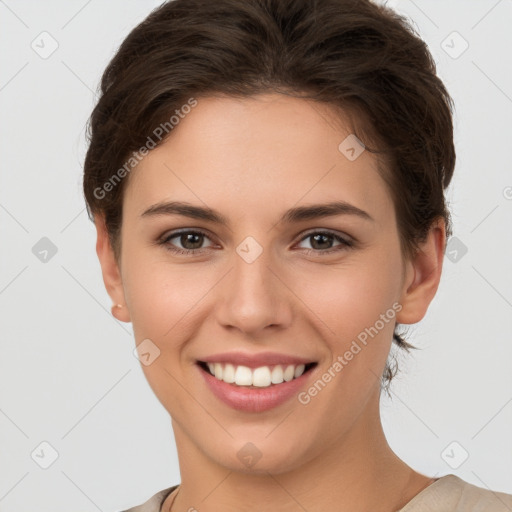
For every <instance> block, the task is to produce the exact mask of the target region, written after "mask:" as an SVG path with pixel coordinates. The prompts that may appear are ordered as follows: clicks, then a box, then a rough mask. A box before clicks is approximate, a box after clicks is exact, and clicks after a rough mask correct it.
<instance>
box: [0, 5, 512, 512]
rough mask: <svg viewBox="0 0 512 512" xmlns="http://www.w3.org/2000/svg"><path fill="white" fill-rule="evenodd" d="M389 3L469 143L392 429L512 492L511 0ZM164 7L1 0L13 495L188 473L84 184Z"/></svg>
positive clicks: (0, 506) (2, 420) (443, 467)
mask: <svg viewBox="0 0 512 512" xmlns="http://www.w3.org/2000/svg"><path fill="white" fill-rule="evenodd" d="M390 4H391V5H393V6H394V7H395V8H396V9H397V10H398V11H399V12H402V13H406V14H407V15H408V16H410V18H411V19H412V20H413V22H414V24H415V26H416V28H417V30H418V31H419V33H420V35H421V36H422V37H423V38H424V39H425V40H426V41H427V42H428V44H429V46H430V48H431V51H432V53H433V55H434V58H435V60H436V62H437V65H438V71H439V75H440V76H441V78H442V79H443V80H444V81H445V83H446V85H447V88H448V90H449V92H450V93H451V95H452V96H453V98H454V100H455V104H456V114H455V124H456V133H455V139H456V145H457V158H458V159H457V167H456V171H455V177H454V180H453V184H452V186H451V187H450V189H449V191H448V199H449V202H450V205H451V209H452V212H453V221H454V238H453V239H452V240H451V241H450V244H449V247H448V251H447V254H446V256H445V268H444V273H443V278H442V282H441V286H440V289H439V292H438V294H437V296H436V298H435V299H434V301H433V303H432V305H431V307H430V309H429V312H428V314H427V317H426V318H425V319H424V320H423V321H422V322H420V323H419V324H416V325H415V326H413V327H412V328H411V336H410V341H411V342H412V343H413V344H415V345H416V346H418V347H420V348H421V349H422V350H419V351H415V352H413V353H412V354H411V355H406V356H405V357H401V358H400V361H401V370H402V371H401V373H400V374H399V376H398V377H397V378H396V379H395V381H394V384H393V387H392V397H393V399H392V400H389V399H388V398H386V397H384V398H383V400H382V416H383V422H384V427H385V431H386V434H387V436H388V439H389V442H390V444H391V446H392V448H393V449H394V450H395V451H396V453H397V454H398V455H399V456H400V457H402V458H403V459H404V460H405V461H406V462H407V463H408V464H410V465H411V466H413V467H414V468H415V469H417V470H418V471H420V472H423V473H425V474H428V475H431V476H434V475H437V476H440V475H444V474H448V473H454V474H456V475H458V476H460V477H461V478H463V479H465V480H467V481H469V482H471V483H473V484H476V485H479V486H481V487H488V488H491V489H493V490H499V491H504V492H508V493H512V435H511V432H512V372H511V362H512V343H511V332H512V315H511V308H512V270H511V264H510V262H511V260H512V258H511V256H512V237H511V236H510V225H511V221H512V174H511V172H510V157H509V150H510V136H511V135H512V130H511V128H510V121H511V119H512V117H511V114H512V71H511V57H510V48H512V32H511V31H510V26H511V24H512V2H511V1H510V0H500V1H497V0H479V1H476V0H475V1H467V0H458V1H449V2H448V1H426V0H414V1H412V0H398V1H393V2H390ZM157 5H159V2H158V1H149V0H139V1H134V0H130V1H127V0H115V1H108V2H105V1H103V2H100V1H99V0H89V1H84V0H73V1H69V0H68V1H55V0H54V1H53V2H37V1H35V0H32V1H28V0H27V1H18V2H16V1H15V0H6V1H0V45H1V52H0V59H1V61H0V108H1V120H2V122H1V125H0V130H1V136H0V144H1V148H0V155H1V163H2V168H1V169H2V185H1V187H0V221H1V224H0V229H1V233H2V242H3V243H2V246H3V250H2V252H1V255H2V264H1V268H0V315H1V320H0V321H1V331H0V336H1V338H0V340H1V346H0V348H1V352H0V353H1V355H0V450H1V452H0V511H2V512H14V511H16V512H19V511H28V510H35V509H37V510H38V511H39V512H45V511H52V512H56V511H60V510H62V511H64V510H70V509H74V510H83V511H95V510H101V511H105V512H106V511H113V510H120V509H122V508H123V507H128V506H132V505H135V504H138V503H141V502H142V501H144V500H146V499H147V498H148V497H149V496H150V495H152V494H154V493H155V492H157V491H158V490H160V489H162V488H164V487H168V486H170V485H173V484H176V483H179V469H178V464H177V458H176V453H175V447H174V440H173V435H172V430H171V428H170V420H169V417H168V415H167V412H166V411H165V410H164V409H163V407H162V406H161V405H160V403H159V402H158V401H157V399H156V398H155V397H154V396H153V393H152V391H151V390H150V388H149V386H148V384H147V383H146V381H145V378H144V376H143V373H142V370H141V367H140V363H139V361H138V360H137V359H136V358H135V356H134V355H133V352H132V351H133V348H134V340H133V336H132V330H131V324H122V323H119V322H117V321H116V320H115V319H114V318H113V317H112V316H111V314H110V305H111V302H110V299H109V297H108V295H107V293H106V292H105V290H104V287H103V282H102V279H101V273H100V267H99V263H98V261H97V257H96V253H95V229H94V226H93V224H92V223H91V222H90V221H89V220H88V218H87V214H86V211H85V209H84V208H85V207H84V201H83V198H82V193H81V173H82V164H83V159H84V155H85V149H86V148H85V139H84V128H85V123H86V120H87V117H88V115H89V114H90V111H91V109H92V107H93V105H94V102H95V92H94V91H95V90H96V86H97V84H98V82H99V79H100V76H101V73H102V71H103V69H104V67H105V66H106V64H107V62H108V61H109V60H110V58H111V57H112V56H113V53H114V51H115V49H116V48H117V47H118V45H119V44H120V43H121V41H122V40H123V38H124V37H125V36H126V35H127V34H128V32H129V30H130V29H131V28H133V27H134V26H135V25H136V24H137V23H139V22H140V21H142V19H143V18H144V17H145V16H146V15H147V14H149V12H150V11H151V9H153V8H154V7H156V6H157ZM45 31H46V32H48V33H49V35H46V34H43V35H41V33H42V32H45ZM454 31H455V32H456V34H453V32H454ZM56 44H58V47H57V48H56V50H55V51H54V52H53V53H52V54H51V55H48V54H49V53H50V52H51V50H52V49H53V47H52V45H54V46H55V45H56ZM466 45H469V46H468V48H467V49H465V48H466ZM44 237H46V238H47V239H49V241H51V243H50V242H49V241H48V240H43V241H41V239H42V238H44ZM34 247H35V249H34ZM53 247H55V248H56V249H57V252H56V253H55V254H53V253H52V248H53ZM45 250H47V251H48V252H47V253H45V252H44V251H45ZM53 251H55V249H53ZM465 251H467V252H465ZM43 442H44V443H49V445H50V446H48V445H47V444H41V443H43ZM54 450H55V452H57V453H58V457H57V458H56V460H53V459H54V458H55V452H54ZM466 456H467V459H466V460H464V459H465V457H466ZM47 465H49V467H47V469H44V468H43V467H42V466H47Z"/></svg>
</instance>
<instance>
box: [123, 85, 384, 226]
mask: <svg viewBox="0 0 512 512" xmlns="http://www.w3.org/2000/svg"><path fill="white" fill-rule="evenodd" d="M353 137H354V135H353V134H351V127H350V125H349V123H348V122H346V120H344V119H343V117H342V116H341V115H340V112H339V111H335V110H334V109H332V108H330V107H329V106H327V105H325V104H319V103H317V102H313V101H311V100H306V99H302V98H294V97H290V96H285V95H282V94H277V93H276V94H265V95H259V96H256V97H250V98H243V99H241V98H232V97H205V98H197V105H196V106H195V107H194V108H193V109H191V110H190V112H189V113H188V114H186V115H183V116H182V118H181V119H180V120H179V123H178V124H177V125H175V126H174V128H173V129H172V133H171V134H170V136H169V137H168V139H167V140H166V141H165V142H164V143H162V144H161V145H159V146H158V147H157V148H156V149H154V150H152V151H150V152H149V154H148V155H147V156H146V157H144V158H143V159H142V161H141V162H140V163H139V164H138V165H137V167H136V168H135V170H134V171H133V172H132V175H131V176H130V180H129V184H128V187H127V190H126V193H125V204H126V205H127V206H129V207H130V209H135V210H137V211H138V212H139V213H141V212H142V211H143V209H145V208H147V207H148V206H150V205H151V204H154V203H157V202H159V201H162V200H183V201H188V202H191V203H196V204H197V203H198V202H199V203H201V202H202V203H205V204H208V206H211V207H214V208H215V209H216V210H220V211H223V212H225V213H226V215H230V213H231V214H232V215H236V216H238V217H240V216H244V215H252V214H255V213H259V215H263V214H264V213H269V214H270V212H274V210H275V212H274V213H277V212H278V211H282V210H283V209H284V208H285V207H286V206H288V207H289V206H292V205H296V204H300V203H313V202H314V203H318V202H328V201H336V200H345V201H347V202H350V203H352V204H354V205H355V206H357V207H360V208H362V209H365V210H367V211H369V213H370V211H371V212H373V214H372V216H373V217H374V218H377V219H378V218H379V217H381V216H382V215H385V214H388V215H389V213H390V208H391V209H392V204H391V198H390V195H389V193H388V190H387V187H386V184H385V182H384V181H383V179H382V178H381V176H380V174H379V171H378V162H377V160H376V158H375V156H374V155H372V154H370V153H369V152H368V151H365V150H364V147H362V146H360V145H359V144H358V143H357V139H355V138H353ZM352 150H353V151H352ZM354 157H355V158H354ZM258 209H259V212H258ZM230 210H231V211H230Z"/></svg>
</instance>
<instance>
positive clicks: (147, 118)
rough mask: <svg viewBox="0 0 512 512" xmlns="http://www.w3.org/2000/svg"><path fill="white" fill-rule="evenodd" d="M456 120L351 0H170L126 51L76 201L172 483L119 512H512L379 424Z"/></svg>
mask: <svg viewBox="0 0 512 512" xmlns="http://www.w3.org/2000/svg"><path fill="white" fill-rule="evenodd" d="M451 107H452V102H451V98H450V97H449V95H448V93H447V91H446V89H445V87H444V86H443V84H442V82H441V81H440V80H439V78H438V77H437V76H436V73H435V66H434V63H433V60H432V57H431V55H430V54H429V52H428V49H427V47H426V45H425V43H424V42H423V41H421V40H420V39H419V38H418V37H417V36H416V35H415V34H414V32H413V31H412V29H411V28H410V26H409V25H408V24H407V23H406V21H405V20H404V19H402V18H400V17H399V16H398V15H396V14H395V13H393V12H391V11H390V10H387V9H385V8H383V7H379V6H377V5H375V4H373V3H371V2H369V1H356V0H318V1H314V2H313V1H311V0H294V1H293V0H248V1H244V2H239V1H236V0H219V1H215V2H211V1H209V0H176V1H173V2H169V3H166V4H163V5H162V6H161V7H160V8H158V9H156V10H155V11H154V12H152V13H151V14H150V15H149V16H148V18H147V19H146V20H145V21H144V22H143V23H141V24H140V25H139V26H138V27H136V28H135V29H134V30H133V31H132V32H131V33H130V34H129V35H128V37H127V38H126V40H125V41H124V42H123V44H122V45H121V47H120V49H119V51H118V52H117V54H116V56H115V57H114V58H113V60H112V61H111V62H110V64H109V65H108V67H107V69H106V71H105V73H104V75H103V79H102V96H101V97H100V99H99V102H98V104H97V106H96V107H95V109H94V111H93V113H92V116H91V120H90V146H89V149H88V152H87V156H86V160H85V174H84V192H85V197H86V201H87V205H88V209H89V214H90V217H91V218H93V219H94V223H95V225H96V228H97V233H98V238H97V253H98V257H99V259H100V263H101V267H102V273H103V279H104V282H105V286H106V289H107V291H108V293H109V295H110V296H111V298H112V300H113V303H114V306H113V307H112V313H113V314H114V316H115V317H116V318H117V319H118V320H120V321H124V322H132V324H133V329H134V334H135V339H136V345H137V352H138V355H139V358H140V361H141V363H142V367H143V370H144V372H145V375H146V377H147V379H148V382H149V384H150V385H151V387H152V389H153V390H154V392H155V394H156V396H157V397H158V399H159V400H160V402H161V403H162V405H163V406H164V407H165V408H166V410H167V411H168V412H169V414H170V416H171V418H172V425H173V430H174V435H175V439H176V445H177V451H178V457H179V464H180V472H181V484H180V485H175V486H172V487H169V488H167V489H164V490H162V491H161V492H159V493H157V494H156V495H155V496H153V497H152V498H151V499H150V500H149V501H147V502H146V503H144V504H143V505H140V506H138V507H134V508H132V509H130V510H131V511H132V512H137V511H138V512H141V511H144V512H153V511H155V512H156V511H162V512H163V511H165V512H168V511H177V510H189V511H194V510H200V511H220V510H222V511H240V510H246V511H256V510H258V511H259V510H279V511H284V512H286V511H295V510H307V511H310V512H313V511H320V510H322V511H326V510H328V511H330V510H332V511H334V510H351V511H359V510H361V511H363V510H379V511H383V512H384V511H389V512H395V511H402V512H419V511H424V510H425V511H426V510H436V511H440V510H443V511H444V510H446V511H473V512H476V511H477V510H486V511H505V510H511V509H512V496H511V495H507V494H505V493H498V492H492V491H489V490H484V489H482V488H479V487H476V486H474V485H471V484H469V483H467V482H465V481H463V480H462V479H460V478H458V477H456V476H455V475H447V476H444V477H441V478H431V477H429V476H427V475H423V474H420V473H418V472H416V471H414V470H413V469H412V468H411V467H409V466H408V465H407V464H405V462H403V461H402V460H401V459H400V458H399V457H398V456H397V455H396V454H395V453H394V452H393V451H392V450H391V448H390V446H389V444H388V443H387V441H386V438H385V435H384V432H383V429H382V424H381V420H380V414H379V398H380V394H381V391H382V389H387V386H388V385H389V382H390V381H391V379H392V377H393V375H394V371H393V368H392V366H391V365H390V364H389V362H388V361H387V358H388V355H389V352H390V348H391V345H392V343H393V342H394V343H396V344H397V345H398V346H399V347H401V348H404V349H408V348H409V347H410V345H409V344H408V343H407V342H406V341H405V340H404V339H403V338H402V337H401V335H400V333H399V332H398V328H397V327H398V326H399V325H400V324H413V323H416V322H419V321H420V320H421V319H422V318H423V317H424V315H425V314H426V311H427V309H428V306H429V304H430V302H431V301H432V299H433V297H434V295H435V293H436V291H437V288H438V285H439V280H440V277H441V270H442V263H443V255H444V249H445V245H446V239H447V237H449V236H450V235H451V224H450V214H449V211H448V209H447V207H446V203H445V198H444V189H446V187H447V186H448V185H449V183H450V180H451V178H452V174H453V170H454V165H455V151H454V145H453V126H452V118H451Z"/></svg>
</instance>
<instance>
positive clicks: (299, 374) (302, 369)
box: [293, 364, 306, 378]
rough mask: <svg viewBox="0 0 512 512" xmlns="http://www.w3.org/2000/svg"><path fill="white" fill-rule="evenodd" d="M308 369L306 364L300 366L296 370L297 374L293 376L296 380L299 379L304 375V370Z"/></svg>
mask: <svg viewBox="0 0 512 512" xmlns="http://www.w3.org/2000/svg"><path fill="white" fill-rule="evenodd" d="M305 368H306V365H304V364H299V365H298V366H297V367H296V368H295V373H294V374H293V376H294V377H295V378H297V377H300V376H301V375H302V374H303V373H304V369H305Z"/></svg>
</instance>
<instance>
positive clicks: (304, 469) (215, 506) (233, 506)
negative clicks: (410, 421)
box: [162, 392, 432, 512]
mask: <svg viewBox="0 0 512 512" xmlns="http://www.w3.org/2000/svg"><path fill="white" fill-rule="evenodd" d="M379 396H380V392H377V393H375V395H374V396H373V397H372V400H370V402H371V403H369V404H368V407H367V408H366V409H365V410H364V411H363V413H362V414H361V415H360V417H359V418H358V419H357V420H356V421H355V422H354V424H353V425H352V427H351V428H350V430H349V431H347V432H344V433H343V435H342V436H340V437H339V438H337V439H336V440H335V442H333V443H330V444H329V445H328V446H327V447H326V448H325V449H323V450H322V451H321V452H319V453H316V454H315V456H314V457H313V458H311V459H309V460H305V461H304V463H303V464H301V465H299V466H298V467H295V468H293V469H292V470H289V471H285V472H274V473H273V472H272V471H266V470H263V471H260V472H258V473H256V472H255V471H251V472H250V473H249V472H240V471H239V470H238V471H237V470H235V469H232V468H228V467H225V466H222V465H220V464H218V463H217V462H216V461H214V460H212V459H211V458H209V457H207V456H206V455H205V454H204V452H202V451H200V450H199V449H198V447H197V445H196V444H195V443H194V442H193V441H192V440H191V439H190V437H189V436H188V435H187V433H186V432H185V431H184V430H183V429H181V427H180V426H179V424H177V423H176V422H174V421H173V429H174V434H175V439H176V445H177V449H178V457H179V463H180V472H181V485H180V491H179V494H177V495H176V499H175V503H173V506H172V509H173V510H194V509H197V510H201V511H202V512H210V511H218V510H223V511H225V512H240V511H246V512H252V511H256V510H262V509H269V510H271V509H273V510H280V511H283V512H292V511H294V512H295V511H297V510H308V512H317V511H318V512H320V511H322V512H326V511H334V510H336V511H339V510H351V511H353V510H358V511H366V510H368V511H370V510H372V511H373V510H380V511H382V512H395V511H397V510H399V509H400V508H402V507H403V506H404V505H405V504H406V503H407V502H408V501H410V500H411V499H412V498H413V497H414V496H415V495H416V494H417V493H418V492H420V491H421V490H422V489H424V488H425V487H426V486H427V485H428V484H429V483H431V482H432V480H431V479H429V478H427V477H425V476H423V475H420V474H419V473H416V472H415V471H413V470H412V469H411V468H410V467H409V466H407V465H406V464H405V463H404V462H403V461H401V460H400V459H399V458H398V457H397V456H396V455H395V453H394V452H393V451H392V450H391V448H390V446H389V445H388V443H387V440H386V438H385V435H384V432H383V429H382V424H381V420H380V413H379ZM256 467H257V466H255V469H256ZM162 510H168V508H162Z"/></svg>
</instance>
